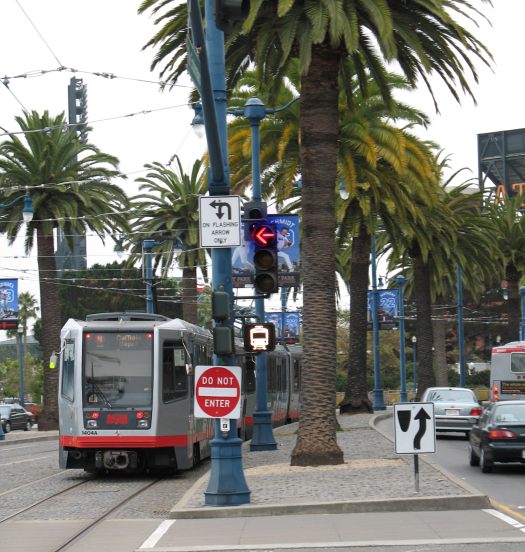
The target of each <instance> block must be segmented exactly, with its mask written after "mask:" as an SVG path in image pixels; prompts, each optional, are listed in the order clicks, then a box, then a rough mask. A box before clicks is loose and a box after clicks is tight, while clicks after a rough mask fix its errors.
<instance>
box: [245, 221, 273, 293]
mask: <svg viewBox="0 0 525 552" xmlns="http://www.w3.org/2000/svg"><path fill="white" fill-rule="evenodd" d="M251 241H252V242H253V246H254V251H253V265H254V268H255V274H254V277H253V285H254V287H255V290H256V291H257V292H258V293H263V294H266V293H275V292H276V291H278V290H279V284H278V262H277V232H276V229H275V225H273V224H271V223H269V222H268V221H262V222H256V223H254V224H253V225H252V227H251Z"/></svg>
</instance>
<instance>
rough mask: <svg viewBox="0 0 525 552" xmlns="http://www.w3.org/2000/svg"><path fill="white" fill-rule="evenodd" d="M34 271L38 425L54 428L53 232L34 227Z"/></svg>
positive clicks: (56, 308)
mask: <svg viewBox="0 0 525 552" xmlns="http://www.w3.org/2000/svg"><path fill="white" fill-rule="evenodd" d="M37 251H38V274H39V281H40V303H41V305H40V306H41V312H42V320H45V321H46V323H45V324H42V343H41V345H42V354H43V358H44V408H43V410H42V413H41V414H40V416H39V418H38V429H39V430H40V431H48V430H51V429H57V428H58V369H57V368H55V369H50V368H49V358H50V356H51V354H52V353H53V351H54V352H55V353H57V354H58V352H59V351H60V320H61V317H60V303H59V298H58V285H57V283H56V279H55V275H56V263H55V252H54V239H53V234H51V235H49V234H45V233H44V229H43V228H42V227H38V228H37Z"/></svg>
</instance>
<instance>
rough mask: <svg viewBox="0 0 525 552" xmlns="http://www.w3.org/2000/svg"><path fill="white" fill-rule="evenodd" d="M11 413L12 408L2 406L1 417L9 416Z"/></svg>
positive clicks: (0, 409) (0, 407)
mask: <svg viewBox="0 0 525 552" xmlns="http://www.w3.org/2000/svg"><path fill="white" fill-rule="evenodd" d="M10 412H11V407H10V406H1V405H0V415H2V416H9V413H10Z"/></svg>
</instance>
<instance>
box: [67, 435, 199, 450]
mask: <svg viewBox="0 0 525 552" xmlns="http://www.w3.org/2000/svg"><path fill="white" fill-rule="evenodd" d="M60 444H61V445H62V446H63V447H75V448H95V447H106V448H108V447H123V446H126V447H132V448H161V447H186V446H188V444H189V438H188V435H161V436H151V437H150V436H139V435H137V436H135V435H107V436H100V435H99V436H97V435H84V436H82V437H76V436H73V435H61V436H60Z"/></svg>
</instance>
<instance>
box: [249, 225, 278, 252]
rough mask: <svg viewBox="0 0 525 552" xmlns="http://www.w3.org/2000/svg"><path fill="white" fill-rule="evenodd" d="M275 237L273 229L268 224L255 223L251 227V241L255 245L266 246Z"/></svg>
mask: <svg viewBox="0 0 525 552" xmlns="http://www.w3.org/2000/svg"><path fill="white" fill-rule="evenodd" d="M275 239H276V234H275V230H274V229H273V228H272V227H271V226H270V225H268V224H255V225H254V226H253V228H252V241H253V243H254V244H255V245H256V246H259V247H267V246H268V245H271V244H273V242H274V241H275Z"/></svg>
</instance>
